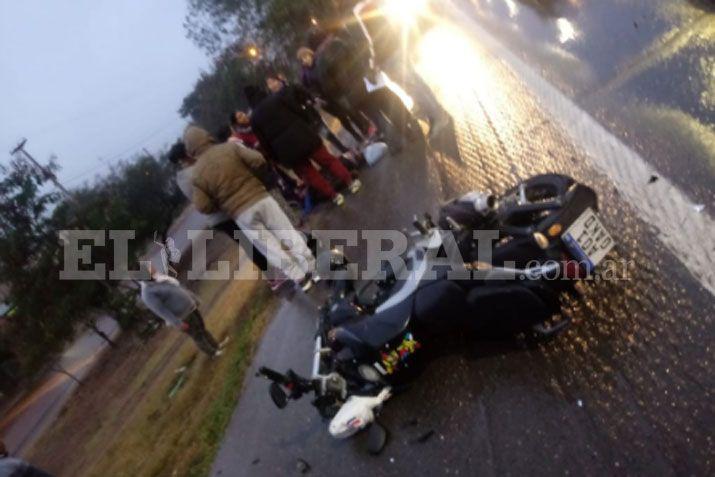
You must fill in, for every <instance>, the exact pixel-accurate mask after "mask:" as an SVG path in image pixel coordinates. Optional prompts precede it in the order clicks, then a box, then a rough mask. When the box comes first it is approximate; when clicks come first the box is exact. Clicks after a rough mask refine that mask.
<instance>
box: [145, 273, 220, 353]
mask: <svg viewBox="0 0 715 477" xmlns="http://www.w3.org/2000/svg"><path fill="white" fill-rule="evenodd" d="M149 273H150V278H149V280H142V281H140V282H139V286H140V287H141V292H140V296H141V299H142V301H143V302H144V305H146V307H147V308H148V309H149V310H150V311H151V312H152V313H154V314H155V315H156V316H158V317H159V318H161V319H162V320H164V323H166V325H167V326H172V327H174V328H177V329H180V330H181V331H183V332H184V333H186V334H187V335H189V336H190V337H191V339H192V340H194V343H196V346H197V347H198V348H199V349H200V350H201V351H203V352H204V353H206V354H207V355H209V356H210V357H212V358H213V357H218V356H221V354H223V351H221V348H220V345H219V344H218V343H217V342H216V339H215V338H214V337H213V336H212V335H211V333H210V332H209V331H208V330H207V329H206V324H205V322H204V318H203V316H201V312H200V311H199V299H198V297H197V296H196V295H194V294H193V293H191V292H190V291H189V290H187V289H186V288H184V287H182V286H181V284H180V283H179V281H178V280H177V279H175V278H173V277H170V276H168V275H164V274H162V273H159V272H158V271H157V270H156V269H154V268H153V267H150V270H149Z"/></svg>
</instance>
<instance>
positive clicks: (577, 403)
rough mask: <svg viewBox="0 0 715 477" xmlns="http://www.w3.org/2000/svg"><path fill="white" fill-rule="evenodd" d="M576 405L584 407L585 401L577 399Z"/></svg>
mask: <svg viewBox="0 0 715 477" xmlns="http://www.w3.org/2000/svg"><path fill="white" fill-rule="evenodd" d="M576 405H577V406H578V407H583V401H582V400H580V399H579V400H578V401H576Z"/></svg>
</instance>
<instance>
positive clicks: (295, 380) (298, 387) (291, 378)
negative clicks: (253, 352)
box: [258, 367, 315, 396]
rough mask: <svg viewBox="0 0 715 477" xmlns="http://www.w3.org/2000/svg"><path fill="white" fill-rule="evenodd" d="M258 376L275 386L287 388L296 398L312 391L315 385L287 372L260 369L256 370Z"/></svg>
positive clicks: (293, 373)
mask: <svg viewBox="0 0 715 477" xmlns="http://www.w3.org/2000/svg"><path fill="white" fill-rule="evenodd" d="M258 375H259V376H263V377H265V378H266V379H268V380H269V381H273V382H274V383H276V384H280V385H281V386H285V387H287V388H289V389H290V390H291V391H292V393H293V394H295V395H297V396H301V395H302V394H303V393H307V392H310V391H313V390H314V388H315V384H314V382H313V381H311V380H309V379H305V378H303V377H301V376H298V375H297V374H296V373H295V372H293V371H288V373H287V374H282V373H279V372H278V371H275V370H273V369H270V368H266V367H261V368H260V369H259V370H258Z"/></svg>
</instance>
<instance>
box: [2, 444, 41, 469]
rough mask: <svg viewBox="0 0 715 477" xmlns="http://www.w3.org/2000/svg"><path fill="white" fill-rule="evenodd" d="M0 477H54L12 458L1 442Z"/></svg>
mask: <svg viewBox="0 0 715 477" xmlns="http://www.w3.org/2000/svg"><path fill="white" fill-rule="evenodd" d="M0 477H52V475H50V474H48V473H47V472H45V471H44V470H40V469H38V468H37V467H35V466H33V465H30V464H28V463H27V462H25V461H24V460H22V459H18V458H16V457H11V456H10V452H9V451H8V450H7V447H6V446H5V443H4V442H3V441H0Z"/></svg>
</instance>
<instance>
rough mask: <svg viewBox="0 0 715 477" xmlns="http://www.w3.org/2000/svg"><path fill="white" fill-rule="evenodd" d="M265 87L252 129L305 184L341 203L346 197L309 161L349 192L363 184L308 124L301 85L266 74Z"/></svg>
mask: <svg viewBox="0 0 715 477" xmlns="http://www.w3.org/2000/svg"><path fill="white" fill-rule="evenodd" d="M266 86H267V87H268V89H269V90H270V91H271V93H272V94H271V95H269V96H268V97H267V98H265V99H264V100H263V101H261V102H260V104H258V106H257V107H256V108H255V110H254V111H253V115H252V116H251V126H253V131H254V132H255V133H256V136H258V138H259V140H260V141H261V145H262V146H263V148H264V149H265V150H266V151H267V153H268V154H269V155H270V156H271V157H272V158H273V159H274V160H276V161H277V162H278V163H279V164H281V165H283V166H284V167H287V168H290V169H293V170H294V171H295V172H296V173H297V174H298V175H299V176H300V178H301V179H303V181H304V182H305V183H306V184H308V186H309V187H310V188H311V189H313V190H315V191H316V192H317V193H318V194H319V195H320V196H322V197H323V198H325V199H330V200H332V201H333V202H334V203H335V204H337V205H342V204H343V203H344V202H345V198H344V197H343V195H342V194H339V193H338V192H337V191H336V190H335V189H334V188H333V186H332V185H331V184H330V183H329V182H328V181H327V180H326V179H325V178H324V177H323V176H322V175H321V174H320V172H318V170H317V169H316V168H315V166H313V164H312V162H311V161H315V162H316V163H317V164H318V165H319V166H320V167H322V168H324V169H325V170H327V171H328V172H330V174H332V175H333V176H335V178H336V179H338V180H340V182H342V183H343V184H344V185H345V186H346V187H347V188H348V190H350V192H351V193H353V194H354V193H357V192H358V191H359V190H360V188H361V187H362V184H361V183H360V181H359V180H358V179H355V180H353V177H352V175H351V174H350V171H348V170H347V168H346V167H345V166H344V165H343V164H342V163H341V162H340V161H339V160H338V158H337V157H335V156H333V155H332V154H330V152H328V149H327V148H326V147H325V145H324V144H323V141H322V140H321V139H320V136H318V134H317V133H316V132H315V130H314V128H313V126H312V125H311V117H310V112H308V111H306V110H305V108H304V104H305V101H304V95H305V94H307V93H304V91H305V90H304V88H302V87H298V86H297V85H290V86H286V84H285V83H284V81H283V80H282V79H281V77H280V75H278V74H269V75H268V76H267V78H266Z"/></svg>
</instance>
